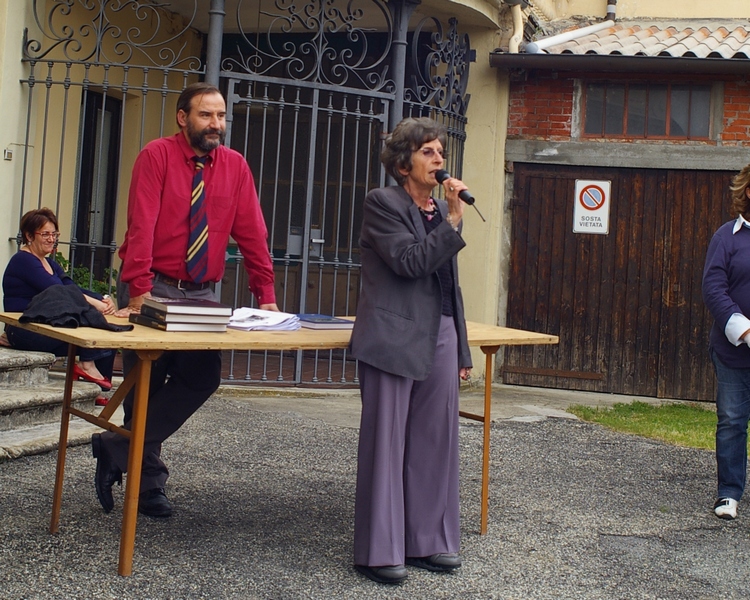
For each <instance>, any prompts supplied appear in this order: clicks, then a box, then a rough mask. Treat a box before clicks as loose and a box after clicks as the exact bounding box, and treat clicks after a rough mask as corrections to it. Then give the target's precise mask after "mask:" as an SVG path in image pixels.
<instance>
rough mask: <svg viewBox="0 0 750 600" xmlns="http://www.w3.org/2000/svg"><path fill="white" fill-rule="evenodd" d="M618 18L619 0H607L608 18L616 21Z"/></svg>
mask: <svg viewBox="0 0 750 600" xmlns="http://www.w3.org/2000/svg"><path fill="white" fill-rule="evenodd" d="M616 18H617V0H607V20H608V21H614V20H615V19H616Z"/></svg>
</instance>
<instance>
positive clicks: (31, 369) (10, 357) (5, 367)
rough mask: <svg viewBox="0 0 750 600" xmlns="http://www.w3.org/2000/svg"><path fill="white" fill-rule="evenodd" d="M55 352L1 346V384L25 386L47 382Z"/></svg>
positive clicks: (5, 385)
mask: <svg viewBox="0 0 750 600" xmlns="http://www.w3.org/2000/svg"><path fill="white" fill-rule="evenodd" d="M55 360H56V357H55V355H54V354H49V353H48V352H26V351H25V350H14V349H13V348H5V347H2V346H0V386H2V387H25V386H36V385H43V384H45V383H47V379H48V373H49V368H50V366H51V365H52V364H53V363H54V362H55Z"/></svg>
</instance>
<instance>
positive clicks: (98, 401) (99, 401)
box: [94, 394, 109, 406]
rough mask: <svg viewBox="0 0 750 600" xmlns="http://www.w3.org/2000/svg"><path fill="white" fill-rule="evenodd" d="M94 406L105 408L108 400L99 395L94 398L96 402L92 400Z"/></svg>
mask: <svg viewBox="0 0 750 600" xmlns="http://www.w3.org/2000/svg"><path fill="white" fill-rule="evenodd" d="M94 404H95V405H96V406H107V404H109V398H107V397H106V396H102V395H101V394H99V395H98V396H97V397H96V400H94Z"/></svg>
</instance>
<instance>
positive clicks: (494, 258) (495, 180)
mask: <svg viewBox="0 0 750 600" xmlns="http://www.w3.org/2000/svg"><path fill="white" fill-rule="evenodd" d="M468 33H469V37H470V40H471V45H472V48H474V49H476V52H477V62H476V63H473V64H472V65H471V69H470V75H469V86H468V89H469V93H470V94H471V100H470V102H469V110H468V126H467V131H466V135H467V137H466V146H465V149H464V152H465V155H464V166H463V180H464V182H465V183H466V184H467V185H468V186H469V189H470V190H471V192H472V193H473V194H474V197H475V198H476V206H477V208H479V210H480V211H481V213H482V215H483V216H484V218H485V219H486V220H487V221H486V222H482V220H481V219H480V218H479V215H478V214H477V213H476V211H475V210H474V209H473V208H471V207H466V209H465V210H464V230H463V235H464V239H465V240H466V244H467V245H466V248H464V249H463V250H462V251H461V252H460V254H459V257H458V261H459V270H460V276H461V288H462V291H463V296H464V304H465V308H466V318H467V319H469V320H470V321H479V322H482V323H491V324H498V322H499V319H501V318H504V315H502V317H501V316H500V315H499V314H498V303H499V300H500V298H501V296H504V295H506V294H507V291H506V290H502V289H501V263H502V261H503V256H502V248H501V244H500V243H499V242H500V240H501V235H502V231H503V223H504V219H505V217H506V215H505V212H504V210H503V205H504V181H505V172H504V146H505V136H506V127H507V104H508V100H507V99H508V86H507V81H506V79H505V78H504V77H502V76H499V74H498V72H497V70H496V69H493V68H491V67H490V66H489V61H488V59H487V57H488V55H489V52H490V51H492V50H493V49H494V48H496V47H497V45H498V35H497V32H495V31H487V30H481V29H479V30H474V31H469V32H468ZM473 360H474V374H475V375H476V376H483V375H484V366H485V364H484V355H483V354H482V353H481V351H479V350H477V351H475V352H474V354H473Z"/></svg>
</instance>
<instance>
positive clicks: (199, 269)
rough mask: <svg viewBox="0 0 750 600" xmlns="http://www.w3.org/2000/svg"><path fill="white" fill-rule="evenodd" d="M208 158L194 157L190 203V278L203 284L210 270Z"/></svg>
mask: <svg viewBox="0 0 750 600" xmlns="http://www.w3.org/2000/svg"><path fill="white" fill-rule="evenodd" d="M207 159H208V157H207V156H194V157H193V160H194V161H195V174H194V175H193V197H192V199H191V201H190V239H189V241H188V249H187V271H188V274H189V275H190V278H191V279H192V280H193V281H194V282H196V283H201V282H202V281H203V278H204V277H205V276H206V271H207V269H208V219H207V217H206V203H205V199H206V194H205V191H204V187H203V167H205V165H206V160H207Z"/></svg>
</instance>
